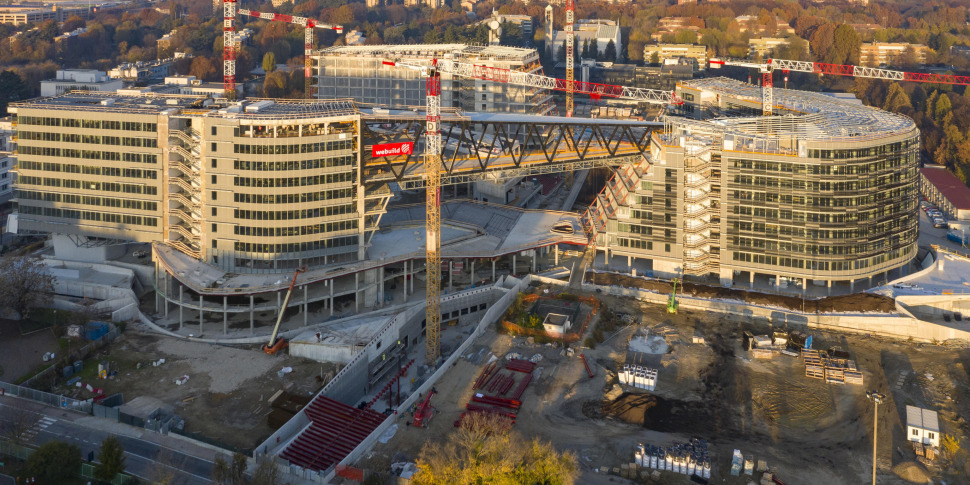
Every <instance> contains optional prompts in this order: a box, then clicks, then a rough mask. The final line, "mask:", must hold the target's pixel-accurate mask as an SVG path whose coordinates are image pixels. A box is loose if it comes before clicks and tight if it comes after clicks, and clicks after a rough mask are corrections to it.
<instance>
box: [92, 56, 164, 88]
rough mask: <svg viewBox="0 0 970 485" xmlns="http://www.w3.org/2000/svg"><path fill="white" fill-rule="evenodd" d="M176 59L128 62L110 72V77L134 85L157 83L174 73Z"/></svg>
mask: <svg viewBox="0 0 970 485" xmlns="http://www.w3.org/2000/svg"><path fill="white" fill-rule="evenodd" d="M173 62H175V59H174V58H168V59H158V60H155V61H149V62H144V61H139V62H126V63H123V64H119V65H118V66H117V67H115V68H114V69H112V70H110V71H108V76H110V77H112V78H115V79H121V80H124V81H128V82H133V83H147V82H153V81H155V82H157V81H161V80H163V79H165V77H167V76H169V75H170V74H171V73H172V63H173Z"/></svg>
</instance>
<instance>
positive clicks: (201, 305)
mask: <svg viewBox="0 0 970 485" xmlns="http://www.w3.org/2000/svg"><path fill="white" fill-rule="evenodd" d="M203 306H204V301H203V298H202V295H199V335H202V332H203V326H202V324H203V321H202V307H203Z"/></svg>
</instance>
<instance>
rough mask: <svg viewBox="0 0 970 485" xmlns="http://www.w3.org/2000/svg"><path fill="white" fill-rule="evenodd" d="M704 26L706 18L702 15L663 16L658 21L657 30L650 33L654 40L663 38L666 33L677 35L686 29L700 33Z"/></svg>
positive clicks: (658, 40) (657, 40)
mask: <svg viewBox="0 0 970 485" xmlns="http://www.w3.org/2000/svg"><path fill="white" fill-rule="evenodd" d="M703 28H704V19H702V18H700V17H663V18H661V19H660V20H659V22H658V23H657V31H656V32H654V33H653V34H650V38H651V39H653V41H654V42H660V41H662V40H663V38H664V35H667V34H671V35H677V33H678V32H682V31H685V30H688V31H691V32H694V33H698V32H700V30H701V29H703Z"/></svg>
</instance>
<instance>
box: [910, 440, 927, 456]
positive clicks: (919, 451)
mask: <svg viewBox="0 0 970 485" xmlns="http://www.w3.org/2000/svg"><path fill="white" fill-rule="evenodd" d="M910 443H912V444H913V451H915V452H916V456H926V451H925V449H924V448H923V443H920V442H919V441H910Z"/></svg>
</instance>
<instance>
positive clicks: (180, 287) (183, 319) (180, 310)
mask: <svg viewBox="0 0 970 485" xmlns="http://www.w3.org/2000/svg"><path fill="white" fill-rule="evenodd" d="M184 289H185V287H184V286H182V284H181V283H179V330H182V324H183V322H185V318H184V317H183V315H184V311H185V307H184V306H183V305H182V290H184ZM165 310H166V311H167V310H168V304H166V305H165Z"/></svg>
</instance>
